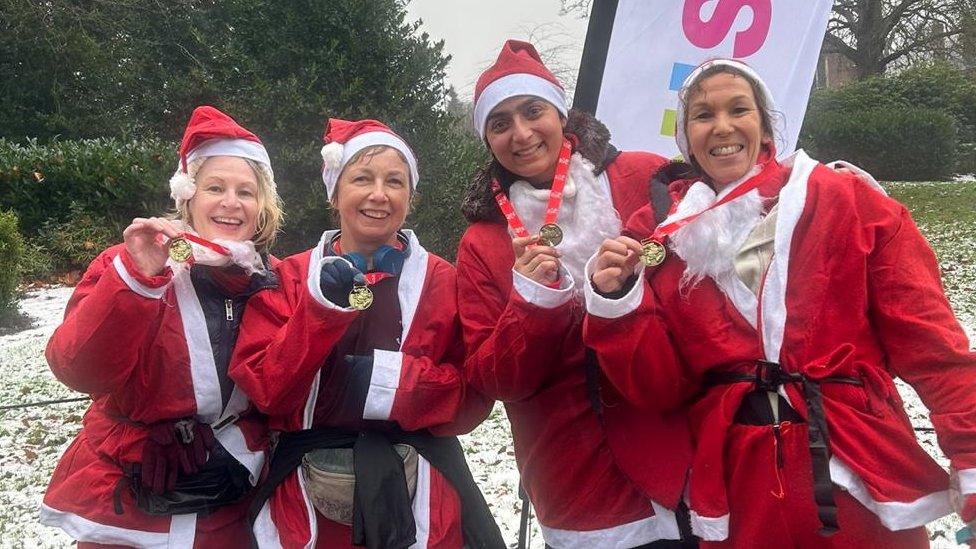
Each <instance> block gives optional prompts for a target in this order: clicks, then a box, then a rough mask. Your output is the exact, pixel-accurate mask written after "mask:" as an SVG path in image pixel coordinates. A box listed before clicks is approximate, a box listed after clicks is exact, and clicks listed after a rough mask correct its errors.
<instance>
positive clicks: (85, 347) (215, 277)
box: [41, 107, 281, 548]
mask: <svg viewBox="0 0 976 549" xmlns="http://www.w3.org/2000/svg"><path fill="white" fill-rule="evenodd" d="M170 188H171V191H172V196H173V199H174V200H175V201H176V212H177V215H176V219H167V218H155V217H154V218H148V219H143V218H139V219H135V220H133V221H132V224H131V225H129V226H128V227H127V228H126V229H125V231H124V233H123V235H122V236H123V240H124V243H123V244H119V245H117V246H113V247H111V248H109V249H107V250H105V251H104V252H102V253H101V254H100V255H99V256H98V257H97V258H96V259H95V260H94V261H93V262H92V264H91V265H90V266H89V268H88V270H87V271H86V272H85V275H84V277H83V278H82V279H81V282H79V284H78V286H77V288H75V291H74V293H73V294H72V296H71V300H70V302H69V303H68V307H67V310H66V311H65V317H64V322H63V323H62V324H61V326H60V327H58V329H57V330H56V331H55V332H54V335H53V336H52V337H51V340H50V342H49V343H48V347H47V359H48V362H49V363H50V365H51V370H52V371H53V372H54V374H55V376H57V378H58V379H59V380H61V381H62V382H63V383H65V384H66V385H68V386H70V387H71V388H72V389H74V390H76V391H80V392H84V393H89V394H90V395H91V396H92V399H93V402H92V404H91V407H90V408H89V410H88V412H87V413H86V414H85V421H84V426H83V427H82V429H81V432H80V433H79V434H78V437H77V438H76V439H75V440H74V442H72V444H71V446H69V447H68V449H67V450H66V451H65V454H64V456H62V458H61V461H60V462H59V463H58V466H57V468H56V469H55V471H54V476H53V478H52V479H51V484H50V486H49V487H48V490H47V493H46V494H45V496H44V502H43V504H42V506H41V522H43V523H44V524H47V525H49V526H55V527H59V528H61V529H63V530H64V531H65V532H67V533H68V534H69V535H70V536H71V537H73V538H74V539H76V540H78V546H79V547H99V546H111V547H116V546H123V545H124V546H132V547H153V546H167V545H168V546H173V547H177V546H178V547H192V546H196V547H218V548H219V547H227V548H230V547H240V544H241V541H242V540H246V539H247V532H248V530H247V521H246V513H245V512H246V509H247V501H248V496H249V494H250V492H251V487H252V486H253V485H254V484H256V483H257V481H258V479H259V478H260V476H261V473H262V471H263V467H264V461H265V453H264V450H265V448H266V446H267V441H266V436H265V423H264V420H263V418H258V417H256V414H254V413H251V408H250V405H249V403H248V400H247V397H246V396H245V395H244V394H243V393H242V392H241V391H240V389H239V388H238V387H237V386H235V384H234V383H233V381H231V379H230V378H229V377H228V376H227V366H228V363H229V362H230V358H231V352H232V350H233V348H234V344H235V340H236V338H237V333H238V327H239V326H240V321H241V315H242V314H243V312H244V305H245V302H246V301H247V300H248V298H249V297H251V296H253V295H255V294H260V293H262V292H263V291H264V290H266V289H268V288H272V287H275V286H276V284H277V280H276V279H275V277H274V275H273V273H272V272H271V271H270V266H271V263H270V262H271V261H272V260H271V258H270V256H269V255H268V254H267V248H268V246H269V245H270V244H271V243H272V242H273V240H274V238H275V235H276V233H277V231H278V227H279V224H280V221H281V204H280V200H279V199H278V194H277V191H276V187H275V182H274V176H273V173H272V171H271V164H270V161H269V160H268V153H267V152H266V151H265V148H264V146H263V145H262V144H261V141H260V140H259V139H258V138H257V136H255V135H254V134H253V133H251V132H249V131H248V130H246V129H244V128H243V127H241V126H240V125H238V124H237V123H236V122H235V121H234V120H233V119H231V118H230V117H229V116H227V115H226V114H224V113H222V112H220V111H218V110H217V109H215V108H213V107H199V108H197V109H196V110H194V111H193V115H192V116H191V117H190V121H189V123H188V125H187V128H186V132H185V134H184V136H183V142H182V144H181V146H180V166H179V168H178V169H177V172H176V175H174V176H173V179H172V180H171V182H170Z"/></svg>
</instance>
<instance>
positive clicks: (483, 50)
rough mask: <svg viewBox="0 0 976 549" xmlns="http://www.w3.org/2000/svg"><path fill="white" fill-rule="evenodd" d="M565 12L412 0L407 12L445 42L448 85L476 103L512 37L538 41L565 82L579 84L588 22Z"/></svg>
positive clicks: (486, 1) (554, 5)
mask: <svg viewBox="0 0 976 549" xmlns="http://www.w3.org/2000/svg"><path fill="white" fill-rule="evenodd" d="M559 8H560V1H559V0H412V1H411V2H410V4H408V6H407V12H408V14H409V18H410V19H412V20H416V19H421V20H423V27H422V28H423V30H425V31H426V32H427V33H428V34H429V35H430V36H431V37H432V38H433V39H434V40H440V39H443V40H444V51H445V52H446V53H448V54H450V55H451V57H452V59H451V64H450V65H448V67H447V81H448V83H450V84H451V85H453V86H454V88H455V89H456V90H457V92H458V95H459V96H460V97H461V98H462V99H470V98H471V96H472V95H473V94H474V83H475V81H476V80H477V79H478V75H479V74H480V73H481V71H482V70H484V68H485V67H487V66H488V65H489V64H491V62H492V61H494V59H495V56H497V55H498V50H499V49H501V45H502V43H504V42H505V40H506V39H508V38H519V39H522V40H526V39H530V38H532V39H533V41H534V42H536V46H537V47H538V48H539V49H540V50H544V51H543V53H542V54H543V56H544V57H546V58H547V63H550V64H552V65H553V67H552V68H553V69H554V70H556V71H560V74H559V76H560V78H561V79H563V80H568V79H569V78H571V79H572V80H575V77H576V72H577V71H578V70H579V59H580V55H581V54H582V53H583V41H584V39H585V38H586V20H585V19H580V18H579V16H578V14H572V15H563V16H560V15H559ZM567 77H569V78H567ZM566 84H567V86H568V85H569V84H570V82H566Z"/></svg>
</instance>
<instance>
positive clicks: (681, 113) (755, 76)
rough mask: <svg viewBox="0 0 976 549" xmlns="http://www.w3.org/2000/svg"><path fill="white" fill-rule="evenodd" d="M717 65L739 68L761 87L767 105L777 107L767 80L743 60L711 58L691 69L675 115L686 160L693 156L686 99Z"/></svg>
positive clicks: (682, 88) (681, 148)
mask: <svg viewBox="0 0 976 549" xmlns="http://www.w3.org/2000/svg"><path fill="white" fill-rule="evenodd" d="M716 66H726V67H731V68H733V69H736V70H738V71H739V72H741V73H742V74H744V75H745V76H746V78H748V79H749V80H751V81H752V82H754V83H755V84H756V87H757V88H759V91H760V93H762V95H763V97H764V98H765V100H766V107H767V108H768V109H769V110H770V111H774V110H775V109H776V103H775V102H774V101H773V94H772V93H771V92H770V91H769V87H768V86H766V82H764V81H763V79H762V78H760V76H759V73H757V72H756V71H755V70H754V69H753V68H752V67H750V66H749V65H746V64H745V63H743V62H742V61H737V60H735V59H709V60H708V61H705V62H704V63H702V64H701V65H698V67H697V68H696V69H695V70H693V71H691V74H689V75H688V77H687V78H685V81H684V83H683V84H682V85H681V91H680V92H678V98H679V99H678V113H677V116H676V117H675V123H676V124H677V128H675V130H676V131H675V134H674V140H675V141H676V142H677V143H678V150H680V151H681V154H682V155H683V156H684V157H685V160H688V159H690V158H691V146H690V145H689V144H688V136H687V135H686V134H685V116H686V112H685V111H686V110H687V108H688V105H686V104H685V103H686V101H687V100H688V90H690V89H691V88H692V87H693V86H694V85H695V84H697V83H698V80H699V79H700V78H701V76H702V74H704V72H705V71H707V70H708V69H710V68H712V67H716Z"/></svg>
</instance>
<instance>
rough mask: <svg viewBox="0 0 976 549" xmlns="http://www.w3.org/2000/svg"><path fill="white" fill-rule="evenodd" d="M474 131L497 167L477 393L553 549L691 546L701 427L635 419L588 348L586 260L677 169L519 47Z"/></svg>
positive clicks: (486, 97)
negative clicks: (491, 408)
mask: <svg viewBox="0 0 976 549" xmlns="http://www.w3.org/2000/svg"><path fill="white" fill-rule="evenodd" d="M474 118H475V128H476V129H477V131H478V132H479V134H480V135H481V136H482V137H483V139H484V140H485V143H486V145H487V146H488V149H489V150H490V151H491V154H492V160H491V164H490V165H489V166H488V167H487V168H486V169H484V170H483V171H481V172H479V173H478V174H477V175H476V177H475V178H474V180H473V181H472V183H471V185H470V186H469V188H468V191H467V195H466V196H465V198H464V203H463V206H462V209H463V212H464V214H465V216H466V217H467V219H468V221H469V222H470V226H469V227H468V228H467V230H466V231H465V233H464V236H463V238H462V240H461V246H460V249H459V251H458V262H457V266H458V306H459V309H460V314H461V322H462V325H463V328H464V339H465V343H466V344H467V346H468V358H467V360H466V361H465V368H464V369H465V374H466V376H467V379H468V382H469V383H470V385H471V386H472V387H473V388H474V389H476V390H478V391H479V392H481V393H483V394H485V395H486V396H489V397H491V398H493V399H496V400H501V401H502V402H504V403H505V408H506V410H507V412H508V418H509V421H510V422H511V426H512V434H513V437H514V441H515V458H516V461H517V462H518V466H519V472H520V473H521V479H522V485H523V487H524V489H525V492H526V493H527V495H528V497H529V499H530V500H531V501H532V504H533V505H534V507H535V510H536V513H537V515H538V519H539V522H540V524H541V526H542V532H543V535H544V537H545V540H546V543H547V544H548V545H549V546H552V547H557V548H577V547H578V548H587V549H589V548H592V547H616V548H630V547H637V546H643V545H645V544H654V546H666V545H669V544H677V543H679V542H677V541H674V540H678V539H679V538H681V534H680V531H679V526H678V520H676V517H675V509H676V508H677V507H678V505H679V501H680V499H681V492H682V489H683V487H684V483H685V473H686V471H687V466H688V464H689V460H690V457H691V443H690V439H689V436H688V433H687V430H686V429H687V427H686V419H685V417H684V415H682V413H681V412H680V411H678V412H656V411H652V410H648V409H644V408H642V407H639V406H633V405H632V404H631V403H629V402H627V401H625V400H623V399H621V398H620V396H619V394H618V393H617V391H616V390H615V389H614V388H613V387H612V386H610V385H607V384H605V383H603V380H602V379H601V376H600V372H599V368H598V367H597V365H596V363H595V361H594V360H593V357H592V356H591V355H590V354H589V353H588V351H587V349H586V348H585V347H584V345H583V339H582V318H583V312H584V311H583V308H582V300H581V299H580V292H581V288H582V285H583V283H584V279H583V265H584V263H585V262H586V259H587V258H588V257H589V256H590V255H592V253H593V251H594V250H596V249H597V247H598V246H599V245H600V242H602V241H603V240H604V239H606V238H614V237H616V236H618V235H619V234H620V229H621V220H626V219H627V218H628V217H630V215H631V214H632V213H633V212H634V211H636V210H637V209H638V208H640V207H641V206H643V205H644V204H645V203H646V201H647V198H646V196H647V190H648V183H649V182H650V180H651V176H652V174H653V173H654V172H655V171H656V170H657V169H658V168H659V167H660V166H662V165H663V164H664V163H665V160H664V159H663V158H661V157H660V156H657V155H654V154H650V153H641V152H619V151H617V150H616V149H614V148H613V146H612V145H610V143H609V140H610V135H609V132H608V131H607V129H606V128H605V127H604V126H603V125H602V124H601V123H600V122H599V121H597V120H596V119H594V118H593V117H592V116H590V115H588V114H586V113H583V112H578V111H569V110H568V109H567V106H566V99H565V96H564V93H563V89H562V86H561V85H560V84H559V82H558V80H557V79H556V78H555V76H553V74H552V73H551V72H550V71H549V70H548V69H547V68H546V67H545V65H543V63H542V62H541V60H540V59H539V56H538V53H537V52H536V50H535V48H534V47H533V46H532V45H531V44H528V43H525V42H519V41H516V40H510V41H508V42H506V43H505V45H504V47H503V48H502V51H501V53H500V54H499V56H498V59H497V61H496V62H495V63H494V64H493V65H492V66H491V67H490V68H488V69H487V70H486V71H485V72H484V73H483V74H482V75H481V77H480V78H479V79H478V84H477V87H476V90H475V112H474ZM676 396H677V395H676ZM673 400H674V401H675V402H681V401H680V399H673ZM604 424H605V425H606V429H604ZM628 448H629V449H632V450H634V451H633V452H629V453H628V452H624V451H622V450H623V449H628Z"/></svg>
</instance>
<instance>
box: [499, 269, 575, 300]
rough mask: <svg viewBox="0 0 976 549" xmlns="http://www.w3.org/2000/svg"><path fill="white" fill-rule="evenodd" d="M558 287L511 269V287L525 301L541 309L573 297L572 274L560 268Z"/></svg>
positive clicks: (573, 282)
mask: <svg viewBox="0 0 976 549" xmlns="http://www.w3.org/2000/svg"><path fill="white" fill-rule="evenodd" d="M560 275H561V278H560V284H559V288H550V287H548V286H545V285H543V284H539V283H538V282H536V281H535V280H532V279H531V278H529V277H527V276H525V275H523V274H522V273H520V272H518V271H516V270H515V269H512V287H513V288H515V291H516V292H518V294H519V295H520V296H522V299H524V300H525V301H526V302H528V303H531V304H532V305H535V306H536V307H541V308H543V309H555V308H556V307H558V306H560V305H562V304H563V303H566V302H567V301H569V300H570V299H572V298H573V284H575V281H574V280H573V275H571V274H569V271H567V270H566V269H562V268H560Z"/></svg>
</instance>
